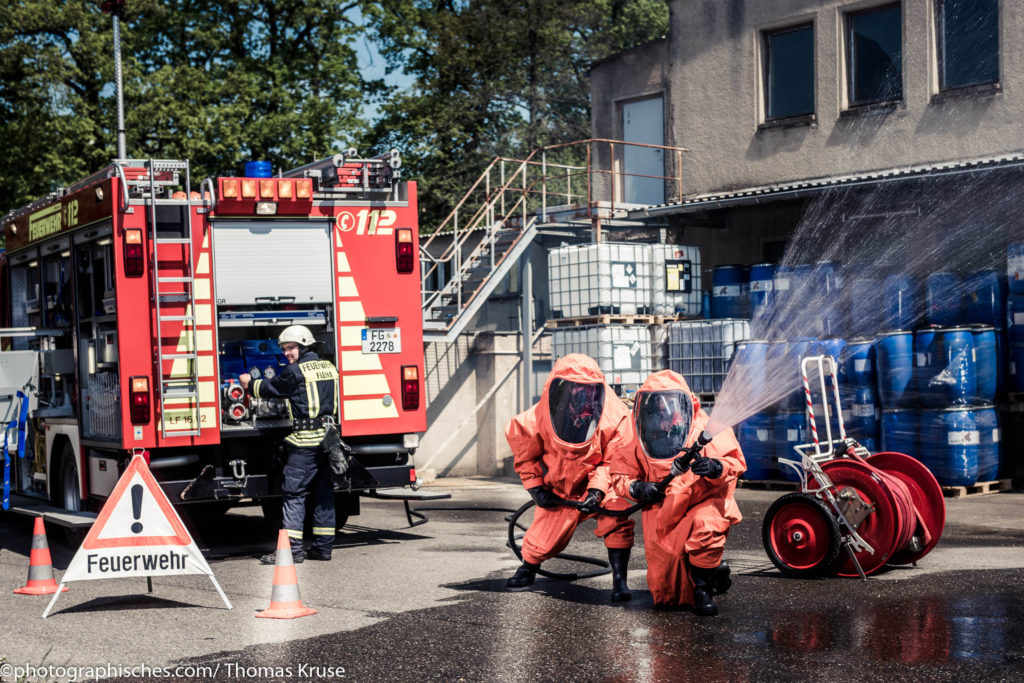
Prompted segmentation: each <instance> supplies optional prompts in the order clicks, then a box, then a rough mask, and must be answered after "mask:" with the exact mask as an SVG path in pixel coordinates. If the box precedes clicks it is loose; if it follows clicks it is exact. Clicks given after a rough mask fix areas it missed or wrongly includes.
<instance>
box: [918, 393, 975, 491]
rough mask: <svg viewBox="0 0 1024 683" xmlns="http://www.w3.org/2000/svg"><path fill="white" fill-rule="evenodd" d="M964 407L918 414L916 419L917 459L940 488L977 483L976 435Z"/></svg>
mask: <svg viewBox="0 0 1024 683" xmlns="http://www.w3.org/2000/svg"><path fill="white" fill-rule="evenodd" d="M974 412H975V411H974V409H972V408H968V407H966V406H965V407H956V408H942V409H934V410H932V409H929V410H922V411H920V413H919V416H918V434H919V437H920V438H919V439H918V454H919V455H918V459H919V460H920V461H921V462H922V463H923V464H924V466H925V467H927V468H928V469H929V470H931V472H932V474H934V475H935V478H936V479H938V480H939V483H940V484H942V485H943V486H970V485H971V484H973V483H974V482H976V481H978V447H979V440H980V434H979V433H978V423H977V420H976V419H975V417H974Z"/></svg>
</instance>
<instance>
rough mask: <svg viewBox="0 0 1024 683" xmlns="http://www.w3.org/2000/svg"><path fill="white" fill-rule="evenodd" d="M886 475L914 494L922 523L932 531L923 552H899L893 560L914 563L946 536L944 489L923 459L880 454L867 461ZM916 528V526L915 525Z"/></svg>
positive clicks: (929, 531) (922, 549) (897, 562)
mask: <svg viewBox="0 0 1024 683" xmlns="http://www.w3.org/2000/svg"><path fill="white" fill-rule="evenodd" d="M867 462H868V464H870V465H874V466H875V467H877V468H878V469H880V470H882V471H884V472H885V473H886V474H888V475H890V476H893V477H896V478H897V479H899V480H900V481H902V482H903V483H904V484H905V485H906V487H907V489H909V491H910V497H911V499H913V501H914V507H915V508H917V511H918V513H919V514H920V515H921V521H922V522H923V523H924V525H925V527H927V529H928V533H929V534H930V535H931V540H930V541H928V542H927V543H924V539H922V543H923V545H922V547H921V550H919V551H917V552H912V551H910V550H908V549H903V550H899V551H898V552H897V553H896V554H894V555H893V556H892V559H891V560H889V561H890V562H891V563H892V564H911V563H913V562H917V561H918V560H920V559H921V558H922V557H924V556H925V555H927V554H928V553H930V552H931V550H932V548H934V547H935V544H936V543H938V542H939V538H940V537H941V536H942V530H943V529H944V528H945V526H946V499H945V498H944V497H943V496H942V487H941V486H939V482H938V481H936V479H935V475H933V474H932V473H931V471H929V469H928V468H927V467H925V466H924V465H923V464H922V463H921V462H920V461H919V460H915V459H914V458H912V457H910V456H909V455H904V454H903V453H876V454H874V455H872V456H871V457H870V458H868V460H867ZM914 526H915V527H916V524H915V525H914Z"/></svg>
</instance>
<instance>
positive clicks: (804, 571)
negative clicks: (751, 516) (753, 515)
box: [761, 493, 840, 578]
mask: <svg viewBox="0 0 1024 683" xmlns="http://www.w3.org/2000/svg"><path fill="white" fill-rule="evenodd" d="M761 540H762V541H763V542H764V549H765V552H767V553H768V557H769V559H771V561H772V564H774V565H775V566H776V567H778V568H779V569H780V570H781V571H782V572H783V573H784V574H787V575H789V576H793V577H797V578H806V577H811V576H819V575H821V574H825V573H827V572H829V571H830V570H831V569H832V566H833V565H834V564H835V561H836V558H837V557H839V548H840V543H839V522H837V521H836V518H835V517H834V516H833V515H832V512H831V510H829V508H828V505H826V504H825V503H823V502H822V501H821V500H819V499H817V498H815V497H814V496H812V495H810V494H808V493H789V494H787V495H785V496H783V497H782V498H779V499H778V500H777V501H775V502H774V503H772V506H771V507H770V508H768V512H767V514H766V515H765V518H764V524H762V525H761Z"/></svg>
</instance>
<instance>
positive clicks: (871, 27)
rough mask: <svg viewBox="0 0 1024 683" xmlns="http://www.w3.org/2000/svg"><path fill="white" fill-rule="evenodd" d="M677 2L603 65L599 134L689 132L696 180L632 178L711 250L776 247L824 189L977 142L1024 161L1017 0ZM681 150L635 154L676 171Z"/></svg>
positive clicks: (910, 170) (594, 87) (952, 155)
mask: <svg viewBox="0 0 1024 683" xmlns="http://www.w3.org/2000/svg"><path fill="white" fill-rule="evenodd" d="M669 5H670V10H671V19H670V30H669V34H668V35H667V36H666V37H664V38H661V39H659V40H656V41H654V42H652V43H649V44H647V45H644V46H641V47H638V48H636V49H634V50H631V51H629V52H626V53H623V54H619V55H616V56H614V57H612V58H609V59H607V60H604V61H602V62H599V63H597V64H595V65H594V66H593V70H592V74H591V75H592V79H591V92H592V100H593V134H594V137H606V138H617V139H623V140H627V141H643V142H650V143H655V144H667V145H675V146H680V147H685V148H687V149H688V150H689V151H688V152H687V153H686V154H684V155H683V157H682V164H681V167H680V168H679V169H678V171H679V177H680V178H681V179H682V181H681V183H680V184H679V186H675V184H674V183H672V182H665V183H662V182H659V181H650V182H648V183H646V185H645V186H643V187H636V186H635V184H634V186H633V187H630V186H627V185H626V184H624V183H623V184H622V186H621V187H619V188H618V189H619V192H620V195H619V196H620V198H621V199H623V200H624V201H627V202H629V201H638V202H641V203H647V204H653V205H658V206H656V207H655V208H651V209H648V210H642V211H637V212H635V214H634V215H635V216H637V217H641V216H649V217H653V216H659V217H661V218H662V219H665V220H669V221H670V222H671V224H672V225H674V226H675V227H676V228H677V229H678V230H679V231H681V234H678V235H677V238H681V239H682V240H683V241H684V242H685V243H698V244H699V245H700V246H701V248H702V255H703V263H704V265H705V267H708V268H710V267H712V266H714V265H716V264H721V263H737V262H739V263H745V264H750V263H756V262H758V261H762V260H769V261H774V260H777V258H778V257H779V256H780V255H781V250H782V248H783V247H784V245H785V240H786V239H787V237H788V235H789V234H790V232H791V230H792V228H793V226H794V224H795V223H796V222H797V221H798V220H799V218H800V216H801V215H802V214H803V212H804V211H805V208H806V201H805V200H806V199H807V198H808V197H811V196H813V195H814V194H815V193H816V192H819V191H820V190H822V189H826V188H830V187H837V186H844V185H845V186H850V185H852V184H854V183H860V184H867V185H870V184H871V182H872V178H875V179H877V178H879V177H880V176H879V174H880V173H881V174H882V175H886V174H889V175H897V174H902V175H904V176H907V177H910V176H915V177H919V176H926V175H935V174H938V173H946V172H948V171H949V170H950V167H951V166H955V165H957V164H959V163H960V162H963V161H965V160H967V161H970V162H972V165H971V168H972V169H977V168H985V169H989V168H1007V167H1017V166H1019V164H1020V159H1019V158H1018V157H1019V154H1018V153H1019V152H1020V150H1021V149H1022V140H1024V41H1022V40H1021V38H1022V37H1024V17H1022V16H1021V14H1020V12H1019V11H1017V10H1018V9H1019V4H1018V3H1016V2H1010V1H1008V0H1001V1H999V0H902V1H901V2H880V1H878V0H871V1H867V2H863V1H862V2H857V1H850V0H775V1H773V2H758V1H755V0H670V2H669ZM674 163H676V161H675V160H674V159H672V158H667V157H666V158H664V159H661V158H658V155H657V154H655V153H653V152H652V153H651V154H649V155H647V156H646V157H645V158H640V159H629V158H625V159H623V160H622V162H621V168H622V169H623V170H625V171H631V170H634V169H637V168H645V167H647V168H650V167H654V168H660V167H664V168H665V169H666V171H665V173H664V175H667V176H674V175H676V169H674V168H672V165H673V164H674ZM808 181H811V182H808ZM744 195H745V196H744ZM708 227H710V228H713V230H711V231H710V232H709V231H707V230H706V229H705V228H708ZM684 228H685V229H684ZM723 229H724V231H723Z"/></svg>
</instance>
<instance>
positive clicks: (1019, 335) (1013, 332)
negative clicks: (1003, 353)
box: [1006, 294, 1024, 344]
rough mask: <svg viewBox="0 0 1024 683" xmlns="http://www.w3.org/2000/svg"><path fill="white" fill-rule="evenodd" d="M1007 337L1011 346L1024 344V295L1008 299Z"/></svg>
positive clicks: (1014, 295)
mask: <svg viewBox="0 0 1024 683" xmlns="http://www.w3.org/2000/svg"><path fill="white" fill-rule="evenodd" d="M1006 336H1007V337H1008V339H1009V342H1010V343H1011V344H1024V294H1011V295H1010V296H1008V297H1006Z"/></svg>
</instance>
